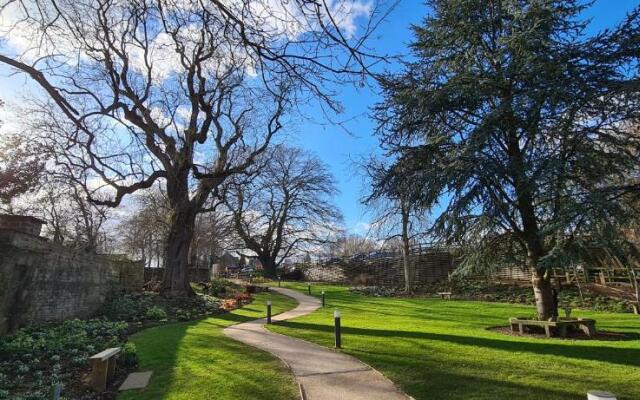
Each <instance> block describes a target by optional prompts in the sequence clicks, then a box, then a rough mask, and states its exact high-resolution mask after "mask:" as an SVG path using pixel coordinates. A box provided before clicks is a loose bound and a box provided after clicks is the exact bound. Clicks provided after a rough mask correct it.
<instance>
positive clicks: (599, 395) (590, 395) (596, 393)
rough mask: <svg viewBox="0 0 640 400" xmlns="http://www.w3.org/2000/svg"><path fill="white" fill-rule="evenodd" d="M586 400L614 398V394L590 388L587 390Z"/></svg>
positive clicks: (612, 399)
mask: <svg viewBox="0 0 640 400" xmlns="http://www.w3.org/2000/svg"><path fill="white" fill-rule="evenodd" d="M587 400H616V395H615V394H613V393H609V392H603V391H601V390H590V391H589V392H587Z"/></svg>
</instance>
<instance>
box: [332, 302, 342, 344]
mask: <svg viewBox="0 0 640 400" xmlns="http://www.w3.org/2000/svg"><path fill="white" fill-rule="evenodd" d="M333 322H334V325H335V334H336V349H339V348H341V347H342V332H340V329H341V327H340V311H338V310H335V311H334V312H333Z"/></svg>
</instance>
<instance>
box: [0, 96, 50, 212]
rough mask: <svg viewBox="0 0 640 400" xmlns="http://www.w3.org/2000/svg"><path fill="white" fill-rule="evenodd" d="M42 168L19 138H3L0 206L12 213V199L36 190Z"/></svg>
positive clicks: (0, 155)
mask: <svg viewBox="0 0 640 400" xmlns="http://www.w3.org/2000/svg"><path fill="white" fill-rule="evenodd" d="M0 107H2V102H0ZM0 125H2V121H0ZM43 168H44V162H43V161H42V159H41V158H40V157H38V156H34V155H33V154H29V153H28V152H27V151H26V149H25V148H24V146H23V144H22V143H21V140H20V137H19V136H16V135H13V134H7V135H6V136H4V137H3V138H2V141H0V206H3V207H2V208H5V209H7V210H8V211H12V202H13V200H14V199H16V198H18V197H20V196H21V195H23V194H25V193H30V192H33V191H34V190H36V189H37V187H38V185H39V181H40V179H41V177H42V172H43Z"/></svg>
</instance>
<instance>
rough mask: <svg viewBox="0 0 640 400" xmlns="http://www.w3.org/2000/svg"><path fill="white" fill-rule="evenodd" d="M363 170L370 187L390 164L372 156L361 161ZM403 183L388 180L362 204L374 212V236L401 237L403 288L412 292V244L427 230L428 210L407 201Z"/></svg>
mask: <svg viewBox="0 0 640 400" xmlns="http://www.w3.org/2000/svg"><path fill="white" fill-rule="evenodd" d="M363 169H364V172H365V177H366V179H367V180H368V181H370V182H371V183H370V185H371V184H372V185H373V186H375V185H377V184H378V183H379V181H380V180H382V179H385V178H386V177H387V176H389V175H390V173H389V171H388V169H389V167H388V166H387V165H386V164H385V163H384V162H383V161H381V160H378V159H375V158H371V159H369V160H368V161H367V162H366V163H364V165H363ZM405 184H406V183H401V182H394V183H390V184H389V185H388V186H389V188H390V189H389V190H388V191H387V192H385V193H384V194H383V195H372V194H369V195H367V196H365V197H364V198H363V203H364V204H366V205H367V206H368V207H369V209H370V210H371V211H372V212H373V214H374V220H373V222H372V223H371V231H372V233H373V234H374V236H376V237H378V238H379V239H381V240H383V241H384V242H388V241H393V240H394V239H397V238H399V239H400V249H401V253H402V265H403V271H404V282H405V291H406V292H407V293H413V290H414V281H415V265H413V264H412V263H411V243H412V242H413V241H415V240H416V239H417V238H419V237H420V236H424V235H425V233H426V231H427V230H428V226H427V217H428V215H427V214H428V210H427V209H424V208H421V207H420V206H419V204H417V203H416V202H412V201H410V199H409V196H408V195H407V190H406V188H405V187H404V185H405Z"/></svg>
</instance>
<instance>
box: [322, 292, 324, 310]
mask: <svg viewBox="0 0 640 400" xmlns="http://www.w3.org/2000/svg"><path fill="white" fill-rule="evenodd" d="M322 307H324V290H323V291H322Z"/></svg>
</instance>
